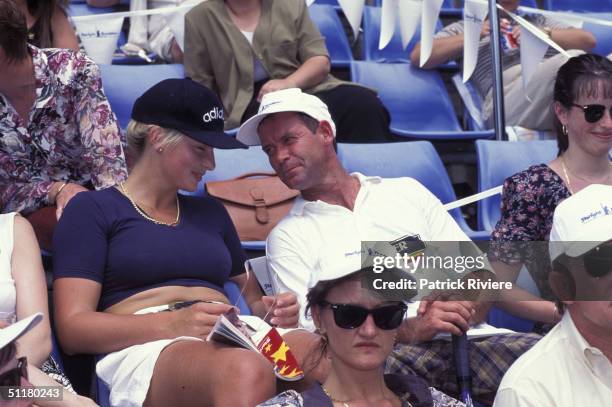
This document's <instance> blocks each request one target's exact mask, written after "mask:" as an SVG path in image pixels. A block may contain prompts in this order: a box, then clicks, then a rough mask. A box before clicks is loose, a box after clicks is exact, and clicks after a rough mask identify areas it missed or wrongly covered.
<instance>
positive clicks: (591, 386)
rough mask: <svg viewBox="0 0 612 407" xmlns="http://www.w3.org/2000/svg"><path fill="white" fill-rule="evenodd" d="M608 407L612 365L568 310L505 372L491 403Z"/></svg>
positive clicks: (611, 397)
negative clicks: (584, 333) (592, 344)
mask: <svg viewBox="0 0 612 407" xmlns="http://www.w3.org/2000/svg"><path fill="white" fill-rule="evenodd" d="M610 405H612V363H610V361H609V360H608V358H607V357H606V356H605V355H604V354H603V353H602V352H601V351H600V350H599V349H597V348H595V347H593V346H590V345H589V344H588V343H587V341H586V340H585V339H584V337H583V336H582V335H581V334H580V332H578V330H577V329H576V326H575V325H574V322H573V321H572V317H571V316H570V314H569V312H566V313H565V315H564V316H563V318H562V319H561V322H559V323H558V324H557V326H555V327H554V328H553V329H552V330H551V331H550V332H549V333H548V335H546V336H545V337H544V338H542V339H541V340H540V341H539V342H538V343H537V344H536V345H535V346H534V347H533V348H531V349H530V350H529V351H527V352H526V353H525V354H523V355H522V356H521V357H520V358H519V359H517V361H516V362H514V364H513V365H512V366H510V369H508V371H507V372H506V375H505V376H504V378H503V379H502V382H501V384H500V386H499V389H498V391H497V396H496V397H495V403H494V404H493V407H506V406H512V407H527V406H529V407H531V406H533V407H576V406H585V407H605V406H610Z"/></svg>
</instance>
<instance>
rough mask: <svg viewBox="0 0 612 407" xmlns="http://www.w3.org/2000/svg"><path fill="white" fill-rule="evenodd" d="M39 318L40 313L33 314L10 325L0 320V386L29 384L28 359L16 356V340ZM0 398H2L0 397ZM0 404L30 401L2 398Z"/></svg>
mask: <svg viewBox="0 0 612 407" xmlns="http://www.w3.org/2000/svg"><path fill="white" fill-rule="evenodd" d="M41 320H42V315H41V314H34V315H31V316H29V317H27V318H24V319H22V320H21V321H19V322H18V323H14V324H11V325H7V324H6V323H5V322H0V386H2V387H8V386H11V387H15V386H28V385H30V382H28V370H27V369H28V361H27V359H26V358H18V357H17V340H18V339H19V338H20V337H21V336H22V335H24V334H25V333H27V332H28V331H29V330H30V329H32V328H33V327H35V326H36V324H38V323H39V322H40V321H41ZM3 393H4V392H3ZM7 396H8V394H7ZM0 397H1V396H0ZM0 400H3V399H1V398H0ZM2 405H3V406H7V407H9V406H10V407H30V406H32V402H31V401H30V400H25V399H22V400H20V399H13V400H11V401H9V400H3V401H2Z"/></svg>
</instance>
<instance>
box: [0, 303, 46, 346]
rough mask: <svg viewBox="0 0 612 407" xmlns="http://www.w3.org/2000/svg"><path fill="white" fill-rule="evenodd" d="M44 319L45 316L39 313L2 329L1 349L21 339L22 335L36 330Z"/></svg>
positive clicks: (0, 330) (0, 331) (0, 335)
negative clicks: (33, 329)
mask: <svg viewBox="0 0 612 407" xmlns="http://www.w3.org/2000/svg"><path fill="white" fill-rule="evenodd" d="M42 317H43V314H42V313H41V312H37V313H36V314H34V315H30V316H29V317H27V318H24V319H22V320H20V321H17V322H15V323H14V324H12V325H9V326H7V327H6V328H3V329H0V349H2V348H4V347H5V346H6V345H8V344H9V343H11V342H13V341H15V340H17V339H19V338H20V337H21V335H23V334H25V333H26V332H28V331H29V330H30V329H32V328H34V327H35V326H36V325H37V324H38V323H39V322H40V321H41V320H42Z"/></svg>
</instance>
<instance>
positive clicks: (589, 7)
mask: <svg viewBox="0 0 612 407" xmlns="http://www.w3.org/2000/svg"><path fill="white" fill-rule="evenodd" d="M544 8H546V9H548V10H569V11H579V12H586V11H592V12H611V11H612V0H545V1H544Z"/></svg>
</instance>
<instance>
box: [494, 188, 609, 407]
mask: <svg viewBox="0 0 612 407" xmlns="http://www.w3.org/2000/svg"><path fill="white" fill-rule="evenodd" d="M549 249H550V258H551V261H552V264H553V269H552V272H551V273H550V275H549V282H550V285H551V288H552V290H553V292H554V293H555V295H556V296H557V298H558V300H559V302H560V304H561V308H563V309H564V313H563V318H562V319H561V322H559V324H558V325H557V326H555V327H554V328H553V329H552V330H551V331H550V332H549V333H548V335H546V336H545V337H544V338H542V340H541V341H540V342H539V343H538V344H537V345H535V346H534V347H533V348H532V349H531V350H530V351H528V352H526V353H525V354H524V355H523V356H522V357H521V358H519V359H518V360H517V361H516V363H515V364H514V365H512V367H511V368H510V369H509V370H508V372H507V373H506V375H505V376H504V378H503V380H502V383H501V385H500V387H499V390H498V393H497V396H496V398H495V406H497V407H504V406H513V407H515V406H518V407H522V406H537V407H548V406H550V407H553V406H554V407H565V406H567V407H574V406H589V407H603V406H609V405H610V402H611V400H612V186H609V185H596V184H593V185H590V186H588V187H586V188H584V189H583V190H581V191H580V192H578V193H576V194H575V195H573V196H571V197H570V198H568V199H566V200H565V201H563V202H562V203H560V204H559V206H557V209H556V210H555V215H554V218H553V227H552V231H551V234H550V246H549Z"/></svg>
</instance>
